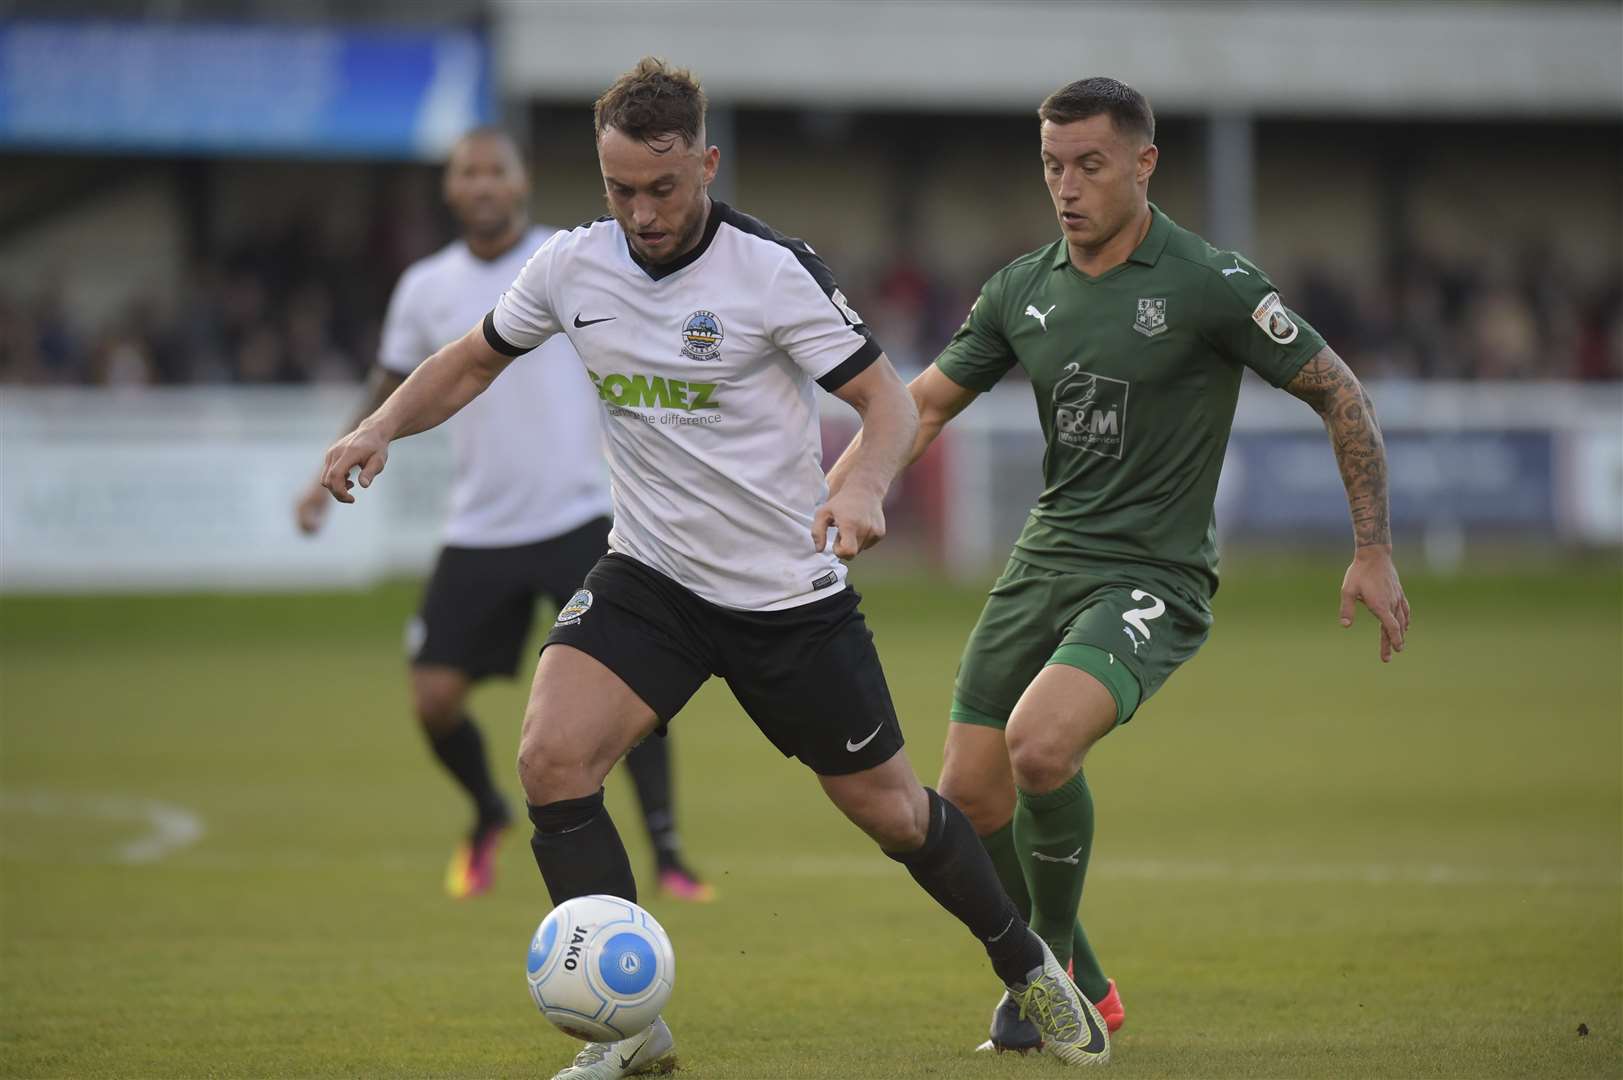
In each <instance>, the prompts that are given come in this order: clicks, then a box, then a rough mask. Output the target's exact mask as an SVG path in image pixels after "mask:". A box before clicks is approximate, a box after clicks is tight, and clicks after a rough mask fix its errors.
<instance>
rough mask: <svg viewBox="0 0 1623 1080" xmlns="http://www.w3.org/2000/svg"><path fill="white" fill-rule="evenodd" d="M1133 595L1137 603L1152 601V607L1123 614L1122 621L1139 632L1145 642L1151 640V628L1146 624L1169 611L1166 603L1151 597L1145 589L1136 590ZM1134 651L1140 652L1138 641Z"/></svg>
mask: <svg viewBox="0 0 1623 1080" xmlns="http://www.w3.org/2000/svg"><path fill="white" fill-rule="evenodd" d="M1132 595H1133V599H1134V600H1136V601H1139V602H1142V601H1145V600H1148V601H1150V606H1149V607H1141V608H1134V609H1133V610H1131V611H1124V612H1122V613H1121V621H1122V622H1124V623H1126V624H1127V625H1128V626H1131V627H1132V628H1133V629H1134V630H1137V631H1138V632H1139V633H1140V634H1142V635H1143V636H1144V640H1145V641H1148V640H1150V628H1149V627H1148V626H1147V625H1145V624H1146V623H1148V622H1149V621H1150V620H1151V619H1154V618H1157V617H1158V616H1160V615H1163V614H1165V613H1166V610H1167V606H1166V603H1165V602H1164V601H1163V600H1162V599H1161V598H1160V597H1159V596H1154V595H1151V594H1150V593H1147V592H1145V591H1144V590H1143V589H1134V590H1133V594H1132ZM1133 651H1134V652H1137V651H1138V642H1136V641H1135V642H1133Z"/></svg>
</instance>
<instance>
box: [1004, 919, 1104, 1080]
mask: <svg viewBox="0 0 1623 1080" xmlns="http://www.w3.org/2000/svg"><path fill="white" fill-rule="evenodd" d="M1032 936H1033V937H1035V936H1036V935H1035V934H1034V935H1032ZM1038 941H1039V943H1041V944H1042V947H1043V962H1042V966H1041V967H1034V968H1032V969H1031V971H1030V972H1028V973H1027V974H1026V981H1025V982H1023V983H1019V984H1010V986H1009V997H1011V998H1012V999H1013V1000H1014V1003H1015V1005H1017V1006H1018V1007H1019V1010H1020V1018H1021V1019H1023V1020H1029V1021H1031V1022H1032V1023H1033V1024H1035V1025H1036V1026H1037V1031H1038V1032H1039V1033H1040V1034H1041V1035H1042V1046H1043V1049H1044V1050H1046V1051H1047V1052H1048V1053H1050V1054H1053V1055H1054V1056H1055V1057H1057V1058H1059V1059H1060V1060H1061V1061H1063V1062H1065V1064H1067V1065H1104V1064H1107V1063H1109V1061H1110V1033H1109V1031H1108V1029H1107V1028H1106V1027H1105V1022H1104V1018H1103V1017H1101V1016H1100V1015H1099V1010H1098V1009H1097V1008H1095V1007H1094V1004H1093V1002H1091V1001H1089V1000H1088V999H1087V996H1086V995H1085V994H1083V993H1082V991H1080V990H1078V989H1077V988H1076V984H1075V983H1074V982H1072V981H1071V977H1070V976H1069V975H1067V974H1065V969H1064V968H1063V967H1061V966H1060V963H1059V961H1058V960H1056V959H1054V953H1053V950H1051V949H1049V947H1048V944H1047V943H1046V942H1043V941H1042V939H1041V938H1038Z"/></svg>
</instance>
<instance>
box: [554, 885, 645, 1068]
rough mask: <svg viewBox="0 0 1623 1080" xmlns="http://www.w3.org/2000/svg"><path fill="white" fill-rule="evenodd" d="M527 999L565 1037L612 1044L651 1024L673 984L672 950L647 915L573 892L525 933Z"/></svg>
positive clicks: (606, 898)
mask: <svg viewBox="0 0 1623 1080" xmlns="http://www.w3.org/2000/svg"><path fill="white" fill-rule="evenodd" d="M525 975H526V977H527V978H528V980H529V984H530V997H531V998H533V999H534V1000H535V1007H536V1008H538V1009H540V1010H541V1015H542V1016H545V1017H546V1018H547V1019H548V1020H550V1021H552V1024H553V1026H554V1027H556V1028H557V1029H558V1030H559V1031H562V1032H564V1033H565V1034H567V1035H573V1036H574V1037H575V1038H577V1039H583V1040H585V1041H587V1042H617V1041H619V1040H620V1039H625V1038H629V1037H631V1036H632V1035H635V1034H636V1033H637V1032H639V1031H641V1030H643V1029H644V1028H646V1027H647V1026H648V1025H649V1024H652V1023H653V1022H654V1018H655V1017H657V1016H658V1015H659V1012H660V1010H661V1009H663V1008H664V1007H665V1003H666V1002H667V1001H669V1000H670V999H671V989H672V987H674V986H675V984H676V954H675V953H674V952H672V951H671V939H670V938H669V937H668V936H667V935H666V933H665V931H664V929H663V928H662V927H661V926H660V925H659V923H658V922H656V921H655V920H654V917H653V916H652V915H650V914H648V912H646V911H644V910H643V909H642V908H640V907H638V906H637V905H636V904H633V903H632V902H631V901H629V900H622V899H620V898H619V897H618V896H577V897H576V898H575V899H573V900H566V901H565V902H564V903H562V904H559V905H558V906H557V907H555V908H553V909H552V913H551V914H550V915H548V916H547V917H546V918H545V919H542V920H541V925H540V926H538V927H536V931H535V936H534V937H532V938H531V939H530V953H529V957H528V959H527V961H526V963H525Z"/></svg>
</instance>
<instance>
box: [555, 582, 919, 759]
mask: <svg viewBox="0 0 1623 1080" xmlns="http://www.w3.org/2000/svg"><path fill="white" fill-rule="evenodd" d="M861 599H862V598H861V597H860V596H858V595H857V593H856V592H855V590H853V589H850V588H846V589H843V590H841V591H840V592H839V593H836V594H835V595H833V596H829V597H825V598H824V599H821V600H815V601H813V602H812V603H809V604H802V605H801V606H799V607H793V608H787V609H784V610H780V611H739V610H736V609H733V608H724V607H719V606H717V605H715V604H712V603H710V602H708V601H706V600H703V599H701V598H700V597H699V596H697V595H695V594H694V593H693V592H692V591H691V590H689V589H687V588H685V587H683V586H682V585H680V584H678V583H677V582H675V581H673V580H671V579H670V578H668V577H666V576H665V575H664V574H661V573H659V572H658V571H656V570H653V569H651V568H649V567H647V566H644V565H643V564H642V563H640V562H638V561H637V560H635V559H632V558H630V557H628V556H626V555H621V554H617V553H613V552H611V553H609V554H608V555H605V556H603V558H602V559H600V560H599V561H598V564H597V565H596V566H595V567H593V568H592V572H591V573H589V574H587V575H586V583H585V585H583V586H582V588H581V590H580V591H579V592H578V593H576V594H575V596H574V597H573V598H572V599H571V600H570V601H569V603H567V604H565V605H564V606H563V608H562V609H561V610H560V611H559V613H558V620H557V622H556V624H555V625H554V626H553V628H552V632H551V633H550V634H548V635H547V641H546V645H545V646H543V647H542V648H543V650H544V649H545V648H546V647H547V646H551V645H569V646H571V647H573V648H576V649H579V650H581V651H582V652H584V653H586V654H587V655H589V656H591V657H593V658H595V659H596V660H598V661H599V662H600V663H602V664H603V665H604V666H605V667H607V668H608V669H609V670H610V671H612V672H614V673H615V674H616V675H618V676H619V677H620V679H621V680H622V681H624V682H625V684H626V685H627V686H629V687H630V688H631V690H632V692H633V693H635V694H636V695H637V696H638V697H640V698H641V699H642V700H643V701H644V702H645V703H647V705H648V706H649V708H651V709H652V710H653V711H654V714H655V715H656V716H658V717H659V721H660V728H661V730H663V729H664V726H665V725H666V724H667V723H669V722H670V720H671V719H672V718H673V717H675V716H676V714H677V713H678V712H680V711H681V709H682V706H683V705H685V704H687V701H688V699H689V698H691V697H692V696H693V695H694V693H695V692H696V691H697V690H698V689H699V687H700V686H701V685H703V684H704V682H705V680H706V679H708V678H709V677H710V676H711V675H719V676H720V677H721V678H723V679H725V680H726V681H727V685H728V687H729V688H730V689H731V690H732V692H733V696H734V697H735V698H737V699H738V703H739V704H740V705H742V706H743V707H744V711H745V712H746V713H748V714H749V717H750V719H751V720H753V721H754V722H755V726H756V727H758V728H760V729H761V732H762V734H764V735H765V736H766V737H767V738H768V739H770V740H771V741H772V745H773V746H776V747H777V748H778V750H779V751H781V752H782V753H783V755H784V756H785V757H797V758H799V759H800V760H801V761H802V762H804V763H805V764H806V765H807V766H808V767H809V768H811V770H812V771H813V772H815V773H818V774H819V775H822V776H841V775H845V774H847V773H854V772H861V771H862V770H864V769H871V768H873V767H874V766H876V765H882V764H884V763H885V762H886V761H888V760H890V758H891V756H892V755H894V754H895V753H896V751H898V750H900V749H901V748H902V729H901V725H900V724H899V723H898V722H897V720H896V709H895V707H894V706H893V705H892V703H891V700H890V688H889V687H888V686H887V685H886V684H885V672H884V669H883V668H881V667H880V664H879V653H878V652H877V651H876V650H875V649H874V643H873V634H872V633H871V632H870V631H869V630H868V624H867V622H866V620H864V619H863V617H862V612H861V610H859V604H860V603H861Z"/></svg>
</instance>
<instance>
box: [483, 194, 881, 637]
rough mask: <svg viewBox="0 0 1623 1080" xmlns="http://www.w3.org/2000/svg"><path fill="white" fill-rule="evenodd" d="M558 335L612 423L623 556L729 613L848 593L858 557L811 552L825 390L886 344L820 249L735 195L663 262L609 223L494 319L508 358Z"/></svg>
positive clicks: (543, 261)
mask: <svg viewBox="0 0 1623 1080" xmlns="http://www.w3.org/2000/svg"><path fill="white" fill-rule="evenodd" d="M559 333H562V334H567V335H568V337H569V339H570V341H572V342H573V343H574V346H575V351H576V352H577V353H579V354H580V357H581V360H582V361H583V362H584V363H585V365H586V369H587V374H588V375H589V376H590V378H591V381H592V383H593V385H595V386H596V388H597V398H598V399H599V401H600V402H601V406H602V408H603V410H604V412H605V415H606V420H605V423H606V425H607V431H608V446H609V473H610V475H611V477H612V478H613V490H614V532H613V533H612V534H611V536H610V538H609V546H610V548H611V549H612V550H614V551H617V552H620V553H621V554H624V555H628V556H630V557H631V558H633V559H636V560H637V561H638V562H641V563H643V564H644V565H645V566H649V567H652V568H653V569H655V570H657V571H659V572H660V573H662V574H664V575H666V576H667V577H670V578H672V579H674V580H675V581H677V582H678V583H680V584H681V585H683V586H685V587H687V588H688V589H691V590H692V591H693V592H695V593H697V594H698V595H699V596H701V597H703V598H704V599H705V600H708V601H710V602H711V603H713V604H718V605H721V606H723V607H729V608H737V609H743V610H749V611H770V610H774V609H778V608H789V607H794V606H796V605H799V604H806V603H810V602H812V601H814V600H819V599H822V598H823V597H825V596H828V595H830V594H831V591H834V590H838V589H841V588H844V586H845V566H844V564H843V563H842V562H841V561H840V560H839V559H838V558H836V557H835V556H834V555H833V554H832V553H830V552H822V551H816V550H814V549H813V547H812V540H811V524H812V515H813V514H814V513H815V512H816V510H817V507H818V506H819V505H821V504H822V502H823V500H824V499H826V498H827V497H828V486H827V483H826V481H825V480H824V477H823V468H822V457H823V454H822V437H821V425H820V423H819V420H818V412H817V399H816V394H815V391H814V390H813V388H812V382H813V381H814V380H815V381H817V382H818V383H820V384H821V385H822V386H823V388H824V389H826V390H830V391H832V390H834V389H837V388H838V387H839V386H840V385H842V384H844V383H845V382H846V381H847V380H848V379H850V378H851V377H853V376H854V375H856V374H857V373H859V372H860V371H862V370H863V369H864V368H866V367H867V366H868V365H869V364H871V363H873V361H874V360H875V359H876V358H877V357H878V356H879V346H878V345H877V344H876V343H874V342H873V341H872V339H871V338H870V337H869V335H868V332H867V328H866V327H864V326H863V325H862V320H861V319H860V318H859V317H858V316H857V315H856V313H855V312H853V311H852V310H851V309H850V307H849V306H848V305H847V304H846V302H845V297H844V296H842V295H841V294H840V291H839V290H838V289H837V288H836V287H835V285H834V280H833V277H832V275H830V274H829V272H828V267H826V266H825V265H824V264H823V261H822V260H821V259H820V258H818V257H817V255H816V254H815V253H814V252H813V251H812V250H811V248H809V247H808V246H806V244H804V243H802V242H801V241H799V240H792V239H789V238H787V237H784V236H782V235H780V234H778V233H777V232H775V231H773V230H772V229H770V228H768V227H767V226H766V225H763V224H762V223H761V222H759V221H757V220H755V219H754V218H752V217H749V216H748V215H746V214H742V213H739V212H738V211H736V210H733V209H732V208H731V207H728V206H725V205H723V204H721V203H712V204H711V209H710V217H709V219H708V221H707V222H706V225H705V231H704V236H703V238H702V239H701V240H700V242H699V244H698V246H697V247H696V248H694V250H693V251H691V252H689V253H688V254H686V255H684V256H682V257H681V258H680V259H677V260H675V261H674V262H672V263H670V264H667V265H664V266H657V267H647V266H644V265H643V264H642V263H641V262H640V261H639V260H637V259H635V258H634V257H633V256H632V254H631V250H630V248H629V247H628V246H627V243H626V236H625V233H624V231H622V230H621V228H620V226H619V224H618V223H617V222H615V221H614V220H613V219H604V220H601V221H597V222H593V223H592V224H590V225H583V226H581V227H580V228H577V229H573V230H570V231H569V232H560V233H558V234H557V235H555V236H553V238H552V239H551V240H549V241H547V243H546V244H544V245H543V246H542V247H541V249H540V250H539V251H537V252H536V253H535V255H534V256H533V257H532V258H531V259H530V261H529V262H528V263H527V264H526V265H525V267H524V270H523V272H522V273H521V274H520V275H519V276H518V279H517V280H516V281H514V282H513V286H512V288H510V289H508V290H507V292H506V293H505V294H504V295H503V296H502V298H501V301H500V302H499V303H498V304H497V305H496V307H495V310H494V311H492V312H491V313H490V314H489V315H488V316H486V318H485V337H486V340H487V341H489V342H490V344H491V347H492V348H495V349H497V350H498V351H501V352H504V353H507V354H509V355H513V354H516V353H520V352H523V351H525V350H527V349H532V348H534V347H535V346H536V345H538V344H540V343H541V342H542V341H544V340H546V339H547V338H548V337H551V336H552V335H554V334H559ZM546 362H547V360H546V358H544V357H541V356H539V355H537V356H534V357H526V358H524V359H523V360H520V361H519V362H518V363H517V364H516V365H514V366H521V367H522V366H539V365H541V364H544V363H546Z"/></svg>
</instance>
